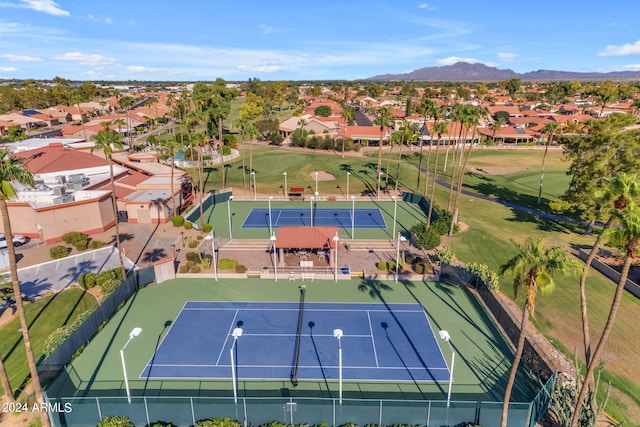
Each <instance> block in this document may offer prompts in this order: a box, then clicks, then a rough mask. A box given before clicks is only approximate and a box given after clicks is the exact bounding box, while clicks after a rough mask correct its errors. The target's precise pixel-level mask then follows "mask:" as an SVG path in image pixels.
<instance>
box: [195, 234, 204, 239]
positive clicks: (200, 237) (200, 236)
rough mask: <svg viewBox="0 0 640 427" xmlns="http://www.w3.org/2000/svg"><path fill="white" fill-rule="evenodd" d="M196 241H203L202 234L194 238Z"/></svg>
mask: <svg viewBox="0 0 640 427" xmlns="http://www.w3.org/2000/svg"><path fill="white" fill-rule="evenodd" d="M196 239H198V240H202V239H204V236H203V235H202V234H198V235H197V236H196Z"/></svg>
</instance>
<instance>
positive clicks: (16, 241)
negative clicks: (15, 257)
mask: <svg viewBox="0 0 640 427" xmlns="http://www.w3.org/2000/svg"><path fill="white" fill-rule="evenodd" d="M27 241H28V239H27V238H26V237H24V236H23V235H21V234H15V235H14V236H13V246H15V247H18V246H22V245H24V244H25V243H27ZM6 247H7V239H6V238H5V237H4V234H0V249H5V248H6Z"/></svg>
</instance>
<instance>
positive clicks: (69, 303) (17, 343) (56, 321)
mask: <svg viewBox="0 0 640 427" xmlns="http://www.w3.org/2000/svg"><path fill="white" fill-rule="evenodd" d="M94 304H96V299H95V297H94V296H93V295H91V294H89V293H88V292H85V291H82V290H80V289H69V290H67V291H64V292H60V293H57V294H54V295H52V296H49V297H45V298H42V299H40V300H37V301H36V302H33V303H28V304H25V312H26V316H27V322H28V324H29V333H30V338H31V346H32V348H33V353H34V355H35V357H36V360H37V359H38V356H39V355H40V354H42V351H43V349H44V342H45V340H46V339H47V337H48V336H49V334H51V332H53V331H54V330H56V329H57V328H59V327H60V326H63V325H67V324H70V323H71V322H73V321H74V320H75V318H76V317H78V315H79V314H81V313H84V312H85V311H86V310H88V309H89V308H90V307H92V306H93V305H94ZM9 310H10V309H9ZM0 354H1V355H2V360H3V361H4V364H5V368H6V370H7V373H8V375H9V380H10V381H11V386H12V387H13V388H14V390H15V389H18V388H19V387H20V386H21V385H23V383H24V382H25V380H26V379H27V377H28V376H29V367H28V366H27V361H26V356H25V350H24V345H23V342H22V332H21V330H20V320H19V319H18V318H17V316H16V318H15V319H14V320H12V321H11V322H10V323H8V324H7V325H5V326H3V327H2V328H1V329H0Z"/></svg>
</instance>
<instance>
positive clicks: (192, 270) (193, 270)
mask: <svg viewBox="0 0 640 427" xmlns="http://www.w3.org/2000/svg"><path fill="white" fill-rule="evenodd" d="M200 271H201V270H200V266H199V265H194V266H192V267H190V268H189V273H200Z"/></svg>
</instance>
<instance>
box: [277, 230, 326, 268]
mask: <svg viewBox="0 0 640 427" xmlns="http://www.w3.org/2000/svg"><path fill="white" fill-rule="evenodd" d="M338 231H339V229H338V227H321V226H312V227H310V226H293V227H279V228H278V231H277V233H276V242H275V243H276V248H277V250H278V259H279V260H280V262H279V265H280V266H284V265H285V264H286V263H285V260H284V256H283V255H284V252H289V253H291V252H292V253H297V254H301V255H306V254H307V253H315V254H318V255H320V254H322V255H324V254H323V252H325V254H327V255H328V256H329V258H328V260H327V263H328V265H331V260H332V259H333V256H334V253H335V250H336V249H337V248H336V244H337V243H338V242H336V241H335V240H334V237H335V236H337V235H338Z"/></svg>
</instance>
